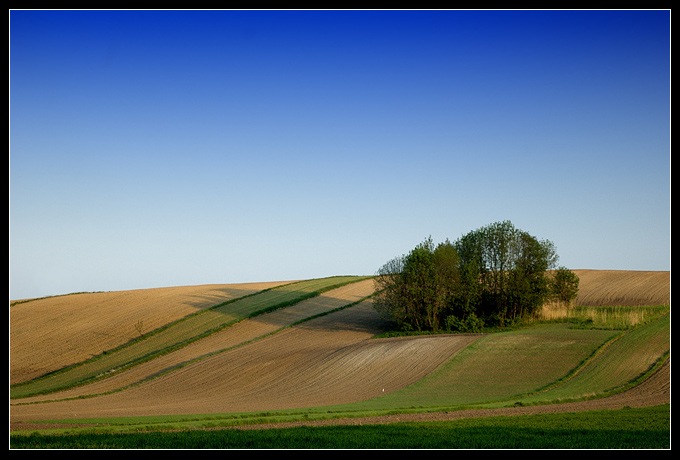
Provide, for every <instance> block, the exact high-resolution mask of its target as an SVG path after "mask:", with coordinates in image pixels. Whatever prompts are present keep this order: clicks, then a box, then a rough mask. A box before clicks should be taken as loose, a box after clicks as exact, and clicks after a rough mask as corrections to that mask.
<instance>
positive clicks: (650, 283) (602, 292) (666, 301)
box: [573, 270, 671, 307]
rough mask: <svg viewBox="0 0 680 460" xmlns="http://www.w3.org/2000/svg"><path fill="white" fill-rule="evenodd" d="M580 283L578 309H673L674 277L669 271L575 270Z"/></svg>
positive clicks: (577, 300)
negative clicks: (671, 306) (583, 307)
mask: <svg viewBox="0 0 680 460" xmlns="http://www.w3.org/2000/svg"><path fill="white" fill-rule="evenodd" d="M573 271H574V273H576V275H578V277H579V279H580V283H579V293H578V297H577V298H576V305H582V306H586V307H588V306H593V307H597V306H600V307H608V306H627V307H631V306H641V305H670V303H671V273H670V272H667V271H627V270H573Z"/></svg>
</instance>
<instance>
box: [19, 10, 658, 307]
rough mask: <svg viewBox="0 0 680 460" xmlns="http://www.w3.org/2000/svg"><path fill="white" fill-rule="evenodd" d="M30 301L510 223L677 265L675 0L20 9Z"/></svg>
mask: <svg viewBox="0 0 680 460" xmlns="http://www.w3.org/2000/svg"><path fill="white" fill-rule="evenodd" d="M9 89H10V298H11V299H18V298H26V297H34V296H43V295H55V294H64V293H69V292H78V291H109V290H124V289H137V288H149V287H164V286H175V285H191V284H207V283H239V282H251V281H269V280H292V279H303V278H316V277H323V276H330V275H342V274H357V275H360V274H373V273H375V271H376V270H377V269H378V268H379V267H380V266H381V265H382V264H383V263H385V262H386V261H387V260H389V259H391V258H393V257H395V256H397V255H401V254H403V253H406V252H408V251H409V250H410V249H412V248H413V247H415V246H416V245H417V244H418V243H420V242H422V241H423V240H424V239H425V238H427V237H428V236H432V238H433V240H434V241H435V242H438V241H443V240H444V239H446V238H448V239H450V240H455V239H457V238H459V237H460V236H461V235H463V234H465V233H467V232H468V231H470V230H474V229H477V228H479V227H481V226H484V225H487V224H490V223H492V222H497V221H501V220H510V221H512V223H513V224H514V225H515V226H516V227H518V228H520V229H522V230H526V231H528V232H529V233H531V234H532V235H534V236H537V237H539V238H542V239H543V238H545V239H549V240H551V241H552V242H553V243H555V245H556V248H557V252H558V254H559V256H560V260H559V263H560V264H561V265H564V266H567V267H569V268H572V269H578V268H592V269H623V270H669V269H670V12H669V11H663V10H659V11H653V10H650V11H644V10H643V11H21V10H15V11H11V12H10V88H9Z"/></svg>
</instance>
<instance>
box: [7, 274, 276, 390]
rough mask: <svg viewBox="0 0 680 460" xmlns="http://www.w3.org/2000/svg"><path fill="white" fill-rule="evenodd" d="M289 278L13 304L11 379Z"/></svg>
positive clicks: (91, 353)
mask: <svg viewBox="0 0 680 460" xmlns="http://www.w3.org/2000/svg"><path fill="white" fill-rule="evenodd" d="M288 282H289V281H277V282H266V283H243V284H210V285H201V286H181V287H166V288H155V289H138V290H131V291H118V292H97V293H83V294H70V295H64V296H58V297H48V298H44V299H36V300H31V301H28V302H23V303H17V304H15V305H11V306H10V383H11V384H14V383H20V382H25V381H27V380H31V379H33V378H36V377H39V376H41V375H43V374H45V373H47V372H51V371H54V370H56V369H61V368H62V367H64V366H68V365H71V364H74V363H77V362H80V361H83V360H85V359H88V358H91V357H92V356H95V355H98V354H100V353H102V352H103V351H104V350H110V349H112V348H115V347H117V346H120V345H122V344H125V343H127V342H129V341H130V340H132V339H134V338H136V337H138V336H139V332H138V331H137V329H136V328H135V325H137V324H138V323H139V322H140V321H141V323H139V324H141V325H142V326H143V332H148V331H151V330H154V329H156V328H158V327H161V326H163V325H165V324H168V323H170V322H172V321H175V320H178V319H180V318H182V317H184V316H186V315H189V314H191V313H194V312H196V311H197V310H202V309H205V308H209V307H212V306H215V305H217V304H219V303H222V302H225V301H227V300H230V299H233V298H237V297H241V296H244V295H248V294H252V293H254V292H257V291H260V290H262V289H268V288H271V287H275V286H278V285H281V284H286V283H288Z"/></svg>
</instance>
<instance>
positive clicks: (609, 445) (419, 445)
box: [10, 405, 671, 449]
mask: <svg viewBox="0 0 680 460" xmlns="http://www.w3.org/2000/svg"><path fill="white" fill-rule="evenodd" d="M670 439H671V437H670V406H669V405H662V406H656V407H651V408H643V409H629V408H626V409H620V410H615V411H612V410H608V411H593V412H578V413H565V414H541V415H526V416H517V417H489V418H479V419H462V420H456V421H448V422H418V423H394V424H389V425H362V426H327V427H297V428H285V429H265V430H217V431H206V430H194V431H179V432H154V433H125V434H123V433H119V434H84V435H79V436H73V435H71V436H56V435H52V436H45V435H39V434H34V435H29V436H11V437H10V447H11V448H15V449H633V448H634V449H669V448H670Z"/></svg>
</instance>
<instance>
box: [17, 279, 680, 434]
mask: <svg viewBox="0 0 680 460" xmlns="http://www.w3.org/2000/svg"><path fill="white" fill-rule="evenodd" d="M576 272H577V274H578V275H579V277H580V278H581V294H580V296H579V300H577V302H579V301H582V302H587V303H589V304H594V305H597V304H598V302H599V303H601V304H603V305H604V304H607V305H609V304H611V303H612V302H617V303H618V304H619V305H626V304H630V305H641V304H646V305H656V304H669V303H670V293H669V291H670V274H669V273H668V272H625V271H622V272H618V271H606V272H600V271H597V270H595V271H591V270H587V271H576ZM372 293H373V283H372V280H371V279H370V278H366V277H332V278H324V279H321V280H306V281H299V282H278V283H265V284H249V285H210V286H195V287H185V288H159V289H153V290H139V291H126V292H119V293H92V294H74V295H70V296H62V297H54V298H45V299H37V300H33V301H25V302H21V303H16V304H13V305H12V306H11V307H10V380H11V382H12V383H19V382H21V384H18V385H17V384H15V385H12V388H11V394H12V400H11V407H10V418H11V421H12V423H17V422H22V421H23V422H27V421H38V420H57V419H74V418H78V419H87V418H96V417H134V416H141V417H149V416H159V415H176V416H180V415H187V414H226V413H248V412H256V411H297V410H304V411H306V412H308V413H315V412H316V413H322V412H323V411H329V410H332V411H348V412H349V413H352V412H357V413H358V412H362V411H364V412H365V411H370V412H372V413H379V412H381V411H384V412H388V411H390V410H400V411H402V412H409V411H410V412H418V411H420V412H423V411H427V410H435V409H441V408H448V409H450V408H461V407H468V408H470V407H476V406H479V405H490V406H493V405H503V404H508V403H516V402H518V401H524V402H526V403H530V402H536V401H539V402H540V401H544V400H548V399H549V400H552V399H557V398H563V399H569V398H570V397H571V398H579V397H583V396H586V395H591V394H600V393H601V394H602V395H604V394H605V393H606V392H607V391H612V390H618V389H624V388H626V386H627V385H628V384H629V383H630V382H632V381H635V379H637V378H638V377H640V376H641V375H645V374H646V373H647V372H648V371H649V370H650V369H651V368H652V367H653V366H654V365H656V364H658V363H659V362H661V361H663V358H664V356H666V355H667V354H668V351H669V349H670V333H669V331H670V321H669V320H668V315H665V316H663V317H661V318H659V319H657V320H655V321H652V322H650V323H649V324H646V325H645V326H643V327H641V328H639V329H634V330H633V331H630V332H628V331H626V332H621V331H612V330H609V331H598V330H592V329H590V330H589V329H575V328H569V327H567V326H565V325H564V324H547V325H541V326H538V327H532V328H526V329H521V330H517V331H509V332H504V333H498V334H488V335H483V334H473V335H462V334H443V335H436V336H415V337H402V338H389V339H374V338H373V337H374V336H375V335H377V334H379V333H380V332H382V331H384V330H385V328H386V327H387V325H386V323H385V322H384V320H383V319H382V318H381V317H380V316H379V315H378V314H377V312H376V311H375V310H374V309H373V308H372V302H371V300H370V296H371V294H372ZM598 296H599V297H598ZM598 299H599V300H598ZM140 320H142V321H143V324H144V328H145V330H143V331H142V332H143V333H145V335H146V336H148V337H146V338H143V339H138V337H137V336H139V331H137V330H135V327H134V325H135V324H136V322H138V321H140ZM199 320H200V321H199ZM171 332H172V334H171ZM165 337H173V339H172V340H170V339H167V338H165ZM176 337H179V338H180V339H177V338H176ZM161 338H163V340H161ZM31 344H33V346H31ZM133 349H136V350H137V351H136V352H135V353H136V354H135V355H134V356H133V355H132V354H130V351H131V350H133ZM631 350H634V351H635V352H633V351H631ZM141 351H146V353H142V352H141ZM81 363H84V364H81ZM104 363H111V364H110V366H111V367H110V368H107V367H106V366H104V367H101V366H102V365H103V364H104ZM97 366H100V367H101V368H98V370H97V372H98V373H97V374H96V375H95V376H94V377H93V375H92V374H91V373H86V372H83V370H84V369H89V368H90V367H92V369H94V368H97ZM59 369H63V370H61V371H59ZM54 371H56V372H54ZM88 372H90V371H88ZM46 373H47V374H46ZM43 374H46V375H45V376H43V377H42V378H36V377H39V376H40V375H43ZM587 375H598V376H599V377H598V379H599V380H593V379H584V378H583V376H587ZM586 380H588V381H597V382H601V383H598V384H597V385H595V387H594V388H587V387H584V386H583V384H582V383H580V382H583V381H586ZM558 389H559V390H558ZM57 390H59V391H57ZM546 398H548V399H546ZM29 403H30V404H29Z"/></svg>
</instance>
